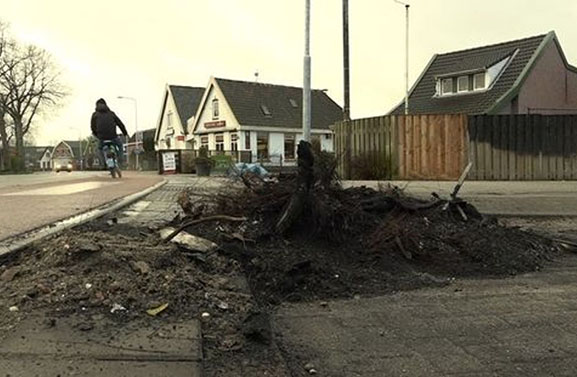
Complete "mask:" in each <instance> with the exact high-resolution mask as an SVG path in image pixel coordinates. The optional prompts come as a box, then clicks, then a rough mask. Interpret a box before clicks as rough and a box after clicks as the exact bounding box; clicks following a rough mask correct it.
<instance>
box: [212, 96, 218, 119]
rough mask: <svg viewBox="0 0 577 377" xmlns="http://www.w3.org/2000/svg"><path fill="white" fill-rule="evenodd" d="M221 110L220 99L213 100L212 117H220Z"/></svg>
mask: <svg viewBox="0 0 577 377" xmlns="http://www.w3.org/2000/svg"><path fill="white" fill-rule="evenodd" d="M218 116H219V112H218V99H216V98H215V99H213V100H212V119H218Z"/></svg>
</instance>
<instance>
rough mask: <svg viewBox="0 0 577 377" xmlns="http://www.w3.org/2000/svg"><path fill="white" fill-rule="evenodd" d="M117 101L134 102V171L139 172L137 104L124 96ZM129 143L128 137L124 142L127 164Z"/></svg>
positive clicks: (134, 99)
mask: <svg viewBox="0 0 577 377" xmlns="http://www.w3.org/2000/svg"><path fill="white" fill-rule="evenodd" d="M118 99H127V100H130V101H132V102H134V141H135V143H136V147H135V149H134V151H135V153H134V155H135V158H136V160H135V162H136V163H135V165H134V167H135V169H136V170H140V164H139V161H138V155H139V153H140V149H139V148H140V144H139V135H138V102H137V101H136V98H134V97H125V96H118ZM129 143H130V136H128V140H127V141H126V156H127V159H126V160H127V161H126V162H127V163H128V159H129V158H130V156H129V155H130V154H129V153H128V144H129Z"/></svg>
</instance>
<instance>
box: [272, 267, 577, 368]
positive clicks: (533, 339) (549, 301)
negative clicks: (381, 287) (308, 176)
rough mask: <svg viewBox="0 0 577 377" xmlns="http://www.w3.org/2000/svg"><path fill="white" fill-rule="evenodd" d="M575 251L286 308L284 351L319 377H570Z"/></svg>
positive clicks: (575, 350) (575, 362)
mask: <svg viewBox="0 0 577 377" xmlns="http://www.w3.org/2000/svg"><path fill="white" fill-rule="evenodd" d="M576 281H577V256H568V257H566V258H565V259H563V260H561V261H558V262H556V263H555V265H554V266H552V267H549V268H547V269H546V270H545V271H543V272H538V273H532V274H527V275H523V276H519V277H517V278H510V279H483V280H463V281H457V282H455V283H454V284H451V285H450V286H448V287H445V288H435V289H423V290H419V291H414V292H404V293H399V294H396V295H391V296H384V297H376V298H362V299H360V300H350V301H334V302H330V303H329V304H328V306H327V307H323V306H321V305H319V303H307V304H295V305H286V306H284V307H283V308H281V310H280V311H279V312H278V314H277V315H276V318H275V328H276V332H277V333H278V336H279V339H281V342H282V343H283V347H284V348H285V349H289V350H292V351H294V352H295V353H296V355H297V359H298V360H299V363H300V365H304V364H305V363H307V362H312V363H313V364H314V365H316V366H317V369H318V370H319V373H320V375H324V376H333V377H334V376H343V377H345V376H346V377H352V376H363V377H371V376H374V377H377V376H378V377H382V376H427V377H429V376H445V377H446V376H575V373H576V372H575V371H577V284H575V282H576Z"/></svg>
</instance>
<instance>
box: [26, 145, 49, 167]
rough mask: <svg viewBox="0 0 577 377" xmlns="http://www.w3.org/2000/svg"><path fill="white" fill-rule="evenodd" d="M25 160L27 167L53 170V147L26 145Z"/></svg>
mask: <svg viewBox="0 0 577 377" xmlns="http://www.w3.org/2000/svg"><path fill="white" fill-rule="evenodd" d="M24 161H25V164H26V168H27V169H31V170H51V169H52V147H42V146H26V147H24Z"/></svg>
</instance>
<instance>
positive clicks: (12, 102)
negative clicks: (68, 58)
mask: <svg viewBox="0 0 577 377" xmlns="http://www.w3.org/2000/svg"><path fill="white" fill-rule="evenodd" d="M0 59H1V62H2V63H0V66H2V67H3V69H1V70H0V93H3V96H4V97H5V98H4V100H3V101H1V103H2V107H3V109H4V111H5V113H6V114H8V115H9V116H10V118H12V120H13V122H14V140H15V146H16V164H17V166H13V168H15V169H16V170H22V169H23V168H24V137H25V135H26V134H27V133H28V132H29V131H30V127H31V124H32V121H33V120H34V118H35V116H36V115H38V113H39V112H40V111H41V110H43V109H45V108H47V107H50V106H54V105H56V104H58V102H59V101H60V100H61V99H62V98H63V97H64V96H65V90H64V88H63V85H62V84H61V80H60V74H59V72H58V71H57V70H56V66H55V63H54V61H53V59H52V56H51V55H50V54H49V53H48V52H46V51H45V50H43V49H41V48H39V47H36V46H19V45H16V44H14V45H12V46H10V48H8V49H7V50H6V51H4V52H3V54H2V56H1V57H0Z"/></svg>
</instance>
